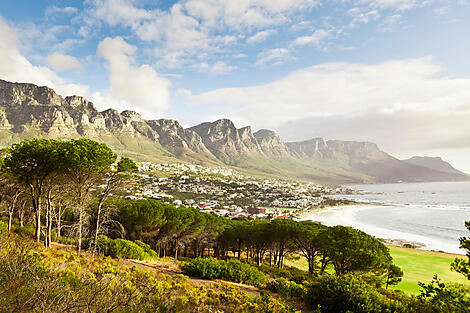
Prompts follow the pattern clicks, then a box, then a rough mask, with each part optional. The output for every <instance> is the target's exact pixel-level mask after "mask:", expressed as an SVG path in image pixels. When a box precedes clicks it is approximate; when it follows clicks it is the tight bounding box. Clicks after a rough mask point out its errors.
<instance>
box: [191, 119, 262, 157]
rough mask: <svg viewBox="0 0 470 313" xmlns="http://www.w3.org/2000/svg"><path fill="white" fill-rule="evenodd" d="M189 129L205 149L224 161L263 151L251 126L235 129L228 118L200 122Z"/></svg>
mask: <svg viewBox="0 0 470 313" xmlns="http://www.w3.org/2000/svg"><path fill="white" fill-rule="evenodd" d="M189 130H191V131H194V132H196V133H197V134H198V135H199V136H200V137H201V138H202V141H203V143H204V145H205V146H206V147H207V149H209V150H210V151H211V152H212V154H213V155H215V156H216V157H217V158H218V159H220V160H222V161H223V162H224V163H229V162H228V161H229V160H230V159H231V158H234V157H237V156H240V155H247V154H262V153H263V152H262V150H261V147H260V146H259V144H258V141H257V140H256V138H255V137H254V136H253V132H252V131H251V127H244V128H240V129H237V128H236V127H235V125H234V124H233V123H232V121H230V120H228V119H221V120H218V121H215V122H212V123H210V122H206V123H202V124H199V125H196V126H193V127H191V128H189Z"/></svg>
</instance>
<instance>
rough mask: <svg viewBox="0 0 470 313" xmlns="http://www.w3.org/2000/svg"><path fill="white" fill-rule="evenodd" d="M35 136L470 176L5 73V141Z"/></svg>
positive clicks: (360, 172)
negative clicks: (124, 104)
mask: <svg viewBox="0 0 470 313" xmlns="http://www.w3.org/2000/svg"><path fill="white" fill-rule="evenodd" d="M31 137H49V138H62V139H63V138H78V137H89V138H92V139H95V140H98V141H102V142H105V143H107V144H109V145H110V146H111V147H112V148H113V149H114V150H115V151H117V152H118V153H122V154H128V155H131V156H134V157H138V158H144V159H149V158H150V159H152V158H153V159H154V160H168V159H170V160H174V161H175V160H182V161H187V162H194V163H199V164H201V163H207V164H219V165H220V164H227V165H236V166H238V167H240V169H242V170H243V169H254V170H256V172H257V173H270V174H271V175H275V174H276V173H283V174H282V175H284V176H290V177H297V178H303V179H313V180H317V181H319V182H322V180H326V181H331V180H332V181H334V182H337V183H341V182H394V181H429V180H431V181H432V180H463V179H468V178H469V177H468V176H467V175H466V174H464V173H462V172H459V171H457V170H455V169H454V170H455V171H451V170H449V166H450V165H448V166H439V167H438V168H439V169H442V171H439V170H437V169H434V168H433V167H432V166H428V167H426V166H423V164H416V162H414V163H413V161H408V162H407V161H400V160H398V159H396V158H394V157H392V156H390V155H389V154H387V153H385V152H383V151H381V150H380V149H379V148H378V147H377V145H375V144H373V143H369V142H352V141H340V140H328V141H325V140H324V139H322V138H314V139H311V140H307V141H302V142H289V143H284V142H283V141H282V140H281V138H280V137H279V136H278V135H277V134H276V133H275V132H274V131H271V130H267V129H262V130H259V131H257V132H255V133H253V131H252V129H251V127H249V126H247V127H243V128H236V127H235V125H234V124H233V122H232V121H230V120H228V119H220V120H217V121H214V122H206V123H201V124H199V125H196V126H193V127H190V128H184V127H182V126H181V125H180V124H179V123H178V121H176V120H171V119H158V120H145V119H143V118H142V116H141V115H140V114H138V113H137V112H134V111H128V110H127V111H123V112H121V113H120V112H118V111H116V110H114V109H108V110H105V111H102V112H100V111H98V110H97V109H96V107H95V106H94V104H93V103H92V102H90V101H88V100H86V99H85V98H83V97H80V96H69V97H66V98H63V97H62V96H60V95H58V94H57V93H56V92H55V91H54V90H53V89H51V88H49V87H39V86H36V85H34V84H27V83H11V82H7V81H4V80H0V145H3V146H6V145H10V144H11V143H13V142H17V141H19V140H21V139H24V138H31ZM234 160H236V162H235V161H234ZM268 163H269V165H267V164H268ZM427 164H429V162H428V163H427ZM433 164H436V162H434V163H433ZM436 166H437V165H436ZM452 169H453V168H452ZM319 173H321V174H319ZM345 173H346V174H345ZM407 173H413V175H415V176H412V175H408V174H407ZM332 177H333V178H332Z"/></svg>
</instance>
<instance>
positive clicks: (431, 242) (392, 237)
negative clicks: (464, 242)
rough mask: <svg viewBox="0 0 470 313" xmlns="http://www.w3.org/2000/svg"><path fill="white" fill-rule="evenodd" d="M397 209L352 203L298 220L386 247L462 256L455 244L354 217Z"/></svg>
mask: <svg viewBox="0 0 470 313" xmlns="http://www.w3.org/2000/svg"><path fill="white" fill-rule="evenodd" d="M392 207H396V206H394V205H391V204H381V203H376V202H374V203H372V202H369V203H364V202H361V203H354V204H349V205H339V206H329V207H324V208H315V209H312V210H309V211H307V212H304V213H302V214H300V215H299V216H298V218H299V219H300V220H304V221H306V220H309V221H313V222H320V223H322V224H325V225H327V226H335V225H343V226H351V227H354V228H357V229H360V230H362V231H364V232H366V233H368V234H370V235H372V236H375V237H377V238H379V239H380V240H382V241H383V242H384V243H385V244H386V245H389V246H396V247H403V248H411V249H417V250H425V251H435V252H441V253H448V254H454V255H462V254H465V252H464V251H463V250H460V249H459V248H458V246H459V243H458V240H456V242H455V244H448V243H445V242H441V241H439V240H438V239H435V238H430V237H425V236H421V235H417V234H411V233H406V232H402V231H398V230H391V229H387V228H381V227H379V226H377V225H372V224H366V223H363V222H360V221H358V220H357V219H356V217H355V215H356V214H357V213H358V212H360V211H364V210H371V209H374V208H376V209H383V208H392Z"/></svg>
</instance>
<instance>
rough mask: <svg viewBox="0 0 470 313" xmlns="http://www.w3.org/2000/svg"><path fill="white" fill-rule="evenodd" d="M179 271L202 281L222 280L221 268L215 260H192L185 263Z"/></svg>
mask: <svg viewBox="0 0 470 313" xmlns="http://www.w3.org/2000/svg"><path fill="white" fill-rule="evenodd" d="M181 269H182V270H183V272H184V273H185V274H186V275H190V276H196V277H201V278H204V279H220V278H222V266H221V264H220V263H219V262H218V261H217V260H215V259H203V258H197V259H193V260H191V261H190V262H188V263H185V264H184V265H183V266H182V267H181Z"/></svg>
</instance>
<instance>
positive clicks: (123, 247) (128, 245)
mask: <svg viewBox="0 0 470 313" xmlns="http://www.w3.org/2000/svg"><path fill="white" fill-rule="evenodd" d="M108 255H109V256H111V257H115V258H126V259H138V260H143V259H145V257H146V256H147V255H146V253H145V251H144V249H142V248H141V247H139V246H138V245H137V244H135V243H133V242H132V241H129V240H124V239H114V240H110V247H109V249H108Z"/></svg>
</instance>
